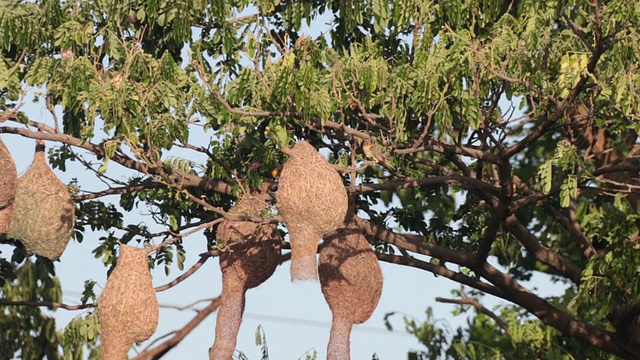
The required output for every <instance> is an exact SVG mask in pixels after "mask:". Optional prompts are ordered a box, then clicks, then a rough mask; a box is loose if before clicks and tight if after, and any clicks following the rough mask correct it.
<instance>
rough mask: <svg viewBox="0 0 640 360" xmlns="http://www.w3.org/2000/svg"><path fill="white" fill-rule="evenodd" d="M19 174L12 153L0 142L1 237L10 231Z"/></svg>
mask: <svg viewBox="0 0 640 360" xmlns="http://www.w3.org/2000/svg"><path fill="white" fill-rule="evenodd" d="M17 179H18V173H17V172H16V164H15V163H14V162H13V158H12V157H11V153H9V150H8V149H7V147H6V146H4V143H3V142H2V140H0V236H2V235H4V234H6V233H7V232H8V231H9V225H10V224H11V211H12V209H13V202H14V199H15V196H16V186H17Z"/></svg>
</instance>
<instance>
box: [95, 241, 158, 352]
mask: <svg viewBox="0 0 640 360" xmlns="http://www.w3.org/2000/svg"><path fill="white" fill-rule="evenodd" d="M148 253H149V252H148V250H147V249H138V248H135V247H132V246H128V245H124V244H120V256H119V257H118V263H117V264H116V267H115V268H114V269H113V272H112V273H111V276H109V279H107V283H106V285H105V287H104V291H103V292H102V296H100V299H99V300H98V314H99V315H100V328H101V334H100V336H101V340H102V359H103V360H120V359H126V358H127V353H128V352H129V349H130V348H131V345H133V343H134V342H137V341H144V340H147V339H148V338H149V337H151V335H153V333H154V332H155V331H156V328H157V326H158V313H159V307H158V299H157V298H156V293H155V291H154V289H153V285H152V283H151V274H150V272H149V262H148V257H147V255H148Z"/></svg>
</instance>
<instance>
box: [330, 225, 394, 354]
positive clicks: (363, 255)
mask: <svg viewBox="0 0 640 360" xmlns="http://www.w3.org/2000/svg"><path fill="white" fill-rule="evenodd" d="M326 241H327V243H326V246H325V247H324V248H323V249H322V250H321V251H320V265H319V266H318V272H319V274H320V284H321V287H322V293H323V294H324V297H325V299H326V300H327V303H328V304H329V308H330V309H331V313H332V314H333V319H332V322H331V335H330V338H329V345H328V347H327V360H346V359H349V358H350V337H351V328H352V327H353V324H360V323H363V322H365V321H366V320H367V319H369V317H370V316H371V314H372V313H373V310H375V308H376V306H378V300H380V294H381V292H382V271H381V270H380V265H379V264H378V258H377V257H376V255H375V254H374V252H373V250H372V249H371V245H370V244H369V242H368V241H367V239H366V238H365V237H364V235H362V234H361V233H359V232H357V229H355V228H349V227H348V228H344V229H340V230H339V231H338V232H337V233H336V235H334V236H331V237H329V238H327V239H326Z"/></svg>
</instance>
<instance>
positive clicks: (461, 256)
mask: <svg viewBox="0 0 640 360" xmlns="http://www.w3.org/2000/svg"><path fill="white" fill-rule="evenodd" d="M354 221H355V223H356V225H357V226H358V227H359V228H360V229H361V230H362V231H363V232H364V233H365V234H367V235H370V236H372V237H374V238H376V239H379V240H381V241H384V242H386V243H389V244H392V245H395V246H397V247H399V248H402V249H405V250H407V251H411V252H414V253H418V254H423V255H428V256H433V257H436V258H438V259H440V260H442V261H445V262H451V263H454V264H458V265H462V266H465V267H469V268H471V267H472V265H473V264H474V262H473V261H474V256H475V255H474V254H473V253H470V252H466V251H459V250H451V249H448V248H445V247H442V246H438V245H435V244H432V243H428V242H425V241H424V239H423V238H422V237H420V236H418V235H411V234H402V235H401V234H396V233H394V232H391V231H389V230H387V229H384V228H381V227H378V226H376V225H374V224H373V223H371V222H370V221H367V220H364V219H362V218H359V217H357V216H355V217H354Z"/></svg>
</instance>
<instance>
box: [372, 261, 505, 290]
mask: <svg viewBox="0 0 640 360" xmlns="http://www.w3.org/2000/svg"><path fill="white" fill-rule="evenodd" d="M376 256H377V257H378V259H379V260H381V261H384V262H388V263H391V264H397V265H405V266H410V267H413V268H416V269H422V270H425V271H428V272H430V273H433V274H434V275H438V276H442V277H445V278H447V279H450V280H453V281H455V282H457V283H460V284H464V285H467V286H470V287H472V288H474V289H477V290H480V291H483V292H485V293H487V294H491V295H493V296H495V297H499V298H501V299H505V300H508V298H507V297H506V295H505V293H504V292H503V291H502V290H500V289H498V288H496V287H495V286H493V285H491V284H489V283H486V282H483V281H481V280H480V279H476V278H473V277H471V276H467V275H465V274H463V273H460V272H455V271H453V270H449V269H447V268H446V267H445V266H442V265H435V264H431V263H428V262H426V261H422V260H418V259H416V258H414V257H409V256H397V255H390V254H376Z"/></svg>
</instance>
